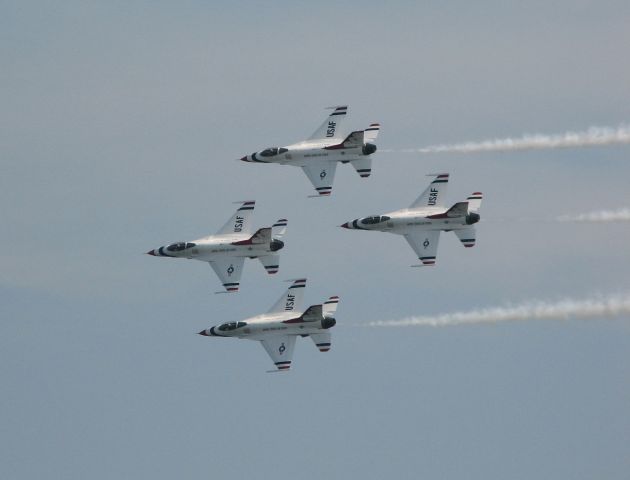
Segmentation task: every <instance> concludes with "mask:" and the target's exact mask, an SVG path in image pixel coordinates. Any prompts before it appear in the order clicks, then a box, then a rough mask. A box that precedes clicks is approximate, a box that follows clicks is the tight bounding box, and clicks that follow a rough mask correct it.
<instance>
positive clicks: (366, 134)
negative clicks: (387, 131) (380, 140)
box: [363, 123, 381, 143]
mask: <svg viewBox="0 0 630 480" xmlns="http://www.w3.org/2000/svg"><path fill="white" fill-rule="evenodd" d="M380 130H381V125H380V124H378V123H372V124H370V126H369V127H368V128H366V129H365V130H364V131H363V140H364V141H365V143H370V142H373V141H375V140H376V137H378V132H379V131H380Z"/></svg>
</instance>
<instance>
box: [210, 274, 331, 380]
mask: <svg viewBox="0 0 630 480" xmlns="http://www.w3.org/2000/svg"><path fill="white" fill-rule="evenodd" d="M305 287H306V279H300V280H295V281H294V282H293V283H292V285H291V286H290V287H289V289H288V290H287V291H286V292H285V293H284V294H283V295H282V296H281V297H280V299H279V300H278V301H277V302H276V303H275V304H274V305H273V307H271V309H270V310H269V311H268V312H267V313H265V314H262V315H258V316H256V317H251V318H247V319H245V320H243V321H241V322H228V323H223V324H221V325H219V326H215V327H211V328H208V329H206V330H202V331H201V332H199V335H204V336H206V337H236V338H246V339H249V340H258V341H259V342H260V343H262V346H263V347H265V350H266V351H267V353H268V354H269V356H270V357H271V360H272V361H273V363H274V365H275V366H276V368H277V369H278V370H289V368H291V359H292V358H293V347H295V340H296V338H297V337H298V336H300V337H311V340H313V343H314V344H315V346H316V347H317V348H319V351H320V352H327V351H328V350H330V343H331V342H330V340H331V338H330V330H329V329H330V328H331V327H334V326H335V324H336V323H337V321H336V320H335V318H334V314H335V311H336V310H337V304H338V303H339V297H336V296H335V297H330V298H329V299H328V300H326V301H325V302H324V303H323V304H320V305H311V306H310V307H308V308H307V309H306V310H305V311H304V312H302V301H303V298H304V288H305Z"/></svg>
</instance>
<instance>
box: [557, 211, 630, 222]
mask: <svg viewBox="0 0 630 480" xmlns="http://www.w3.org/2000/svg"><path fill="white" fill-rule="evenodd" d="M557 220H558V221H559V222H602V223H604V222H630V208H620V209H618V210H600V211H598V212H589V213H582V214H579V215H562V216H560V217H558V218H557Z"/></svg>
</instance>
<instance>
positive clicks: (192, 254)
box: [152, 235, 274, 262]
mask: <svg viewBox="0 0 630 480" xmlns="http://www.w3.org/2000/svg"><path fill="white" fill-rule="evenodd" d="M249 238H250V235H211V236H208V237H204V238H200V239H198V240H193V241H192V242H180V243H174V244H171V245H168V246H164V247H160V248H156V249H155V250H153V253H152V255H155V256H158V257H173V258H188V259H193V260H202V261H204V262H209V261H212V260H213V259H216V258H220V257H249V258H256V257H260V256H265V255H269V254H270V253H272V251H274V250H272V247H271V245H272V244H271V243H269V242H265V243H258V244H252V243H249V244H248V243H247V241H248V240H249ZM239 243H240V244H239ZM181 246H184V247H185V248H181V249H180V247H181Z"/></svg>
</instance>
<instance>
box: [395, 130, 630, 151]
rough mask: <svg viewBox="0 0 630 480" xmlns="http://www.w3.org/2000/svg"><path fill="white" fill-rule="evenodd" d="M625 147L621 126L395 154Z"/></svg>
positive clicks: (629, 136) (626, 134)
mask: <svg viewBox="0 0 630 480" xmlns="http://www.w3.org/2000/svg"><path fill="white" fill-rule="evenodd" d="M626 143H630V125H624V124H622V125H619V126H618V127H617V128H611V127H590V128H589V129H588V130H586V131H582V132H566V133H562V134H556V135H545V134H533V135H530V134H525V135H523V136H522V137H520V138H502V139H494V140H484V141H481V142H466V143H455V144H450V145H430V146H428V147H424V148H417V149H405V150H394V151H400V152H406V153H475V152H504V151H514V150H539V149H540V150H541V149H552V148H575V147H595V146H602V145H615V144H626Z"/></svg>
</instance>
